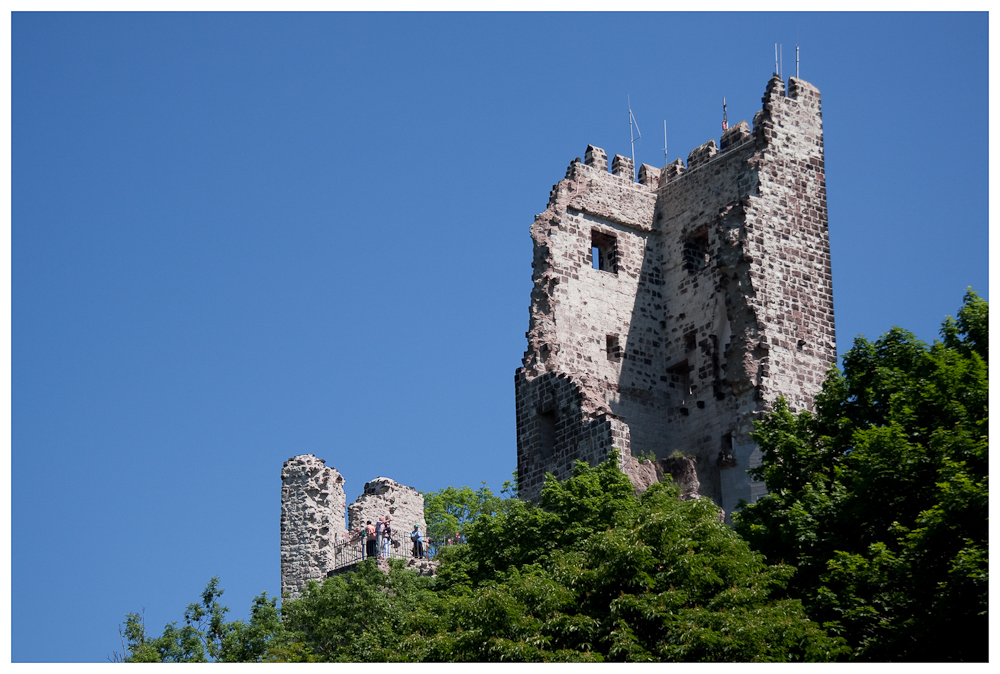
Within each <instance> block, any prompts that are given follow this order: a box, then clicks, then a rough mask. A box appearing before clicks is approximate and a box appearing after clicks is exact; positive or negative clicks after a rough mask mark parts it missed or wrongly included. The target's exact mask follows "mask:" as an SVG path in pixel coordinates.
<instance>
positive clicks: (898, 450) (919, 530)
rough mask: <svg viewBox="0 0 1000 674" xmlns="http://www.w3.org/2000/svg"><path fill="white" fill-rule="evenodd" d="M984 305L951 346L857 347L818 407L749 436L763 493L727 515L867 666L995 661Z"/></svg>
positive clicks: (968, 303)
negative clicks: (785, 569) (788, 573)
mask: <svg viewBox="0 0 1000 674" xmlns="http://www.w3.org/2000/svg"><path fill="white" fill-rule="evenodd" d="M987 349H988V305H987V303H986V302H985V301H984V300H983V299H981V298H980V297H978V295H976V293H974V292H972V290H971V289H970V290H969V292H968V293H967V294H966V296H965V301H964V305H963V307H962V309H961V310H960V311H959V314H958V319H957V320H953V319H951V318H948V319H947V320H946V321H945V322H944V325H943V327H942V341H940V342H938V341H935V342H934V344H933V345H931V346H928V345H927V344H925V343H923V342H921V341H920V340H918V339H917V338H916V337H914V336H913V335H912V334H910V333H909V332H906V331H905V330H901V329H899V328H893V329H892V330H890V331H889V332H888V333H886V334H884V335H882V336H881V337H880V338H879V339H878V340H876V341H875V342H869V341H868V340H866V339H864V338H858V339H856V340H855V342H854V346H853V348H852V349H851V350H850V351H848V353H847V354H845V356H844V358H843V372H839V371H836V370H832V371H831V372H830V374H829V377H828V379H827V381H826V382H825V384H824V386H823V389H822V391H821V392H820V394H819V395H818V396H817V398H816V412H815V414H811V413H809V412H800V413H799V414H792V413H791V412H789V411H788V409H787V406H786V405H785V404H784V402H779V404H778V405H776V408H775V410H774V411H773V412H772V413H771V414H769V415H767V416H766V417H765V419H764V420H763V421H761V422H758V423H757V425H756V439H757V442H758V443H759V444H760V446H761V448H762V449H763V450H764V459H763V462H762V464H761V466H760V467H759V468H758V469H756V471H755V472H756V475H757V477H758V478H761V479H763V480H765V481H766V483H767V485H768V489H769V491H770V493H769V495H768V496H767V497H765V498H764V499H762V500H760V501H758V502H757V503H754V504H750V505H745V506H744V507H743V510H742V511H741V512H739V513H737V514H735V515H734V520H735V522H736V530H737V531H738V532H740V533H741V534H742V535H743V536H744V537H745V538H746V539H747V540H748V541H750V543H751V545H752V546H753V547H754V548H755V549H756V550H759V551H761V552H763V553H764V554H765V555H766V556H767V558H768V559H769V560H772V561H780V562H784V563H787V564H791V565H794V566H795V567H797V568H798V573H797V574H796V575H795V577H794V579H793V580H792V584H791V586H790V591H791V592H792V594H793V596H797V597H800V598H801V599H802V600H803V601H804V602H805V605H806V606H807V608H808V609H809V611H810V614H811V615H813V616H814V617H816V618H817V619H818V620H821V621H824V622H825V623H827V624H828V625H829V626H830V627H831V629H833V630H834V631H835V632H836V633H839V634H842V635H843V636H845V637H846V638H847V640H848V642H849V643H850V645H851V646H852V648H853V656H854V657H855V658H857V659H861V660H900V661H941V660H966V661H970V660H971V661H985V660H986V659H987V658H988V632H987V630H988V619H987V618H988V612H987V609H988V607H987V590H988V586H987V580H988V569H987V561H988V547H987V543H988V540H987V535H988V522H987V517H988V511H987V504H988V448H989V441H988V411H987V404H988V403H987V400H988V386H989V384H988V368H987V359H988V350H987Z"/></svg>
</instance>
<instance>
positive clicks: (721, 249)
mask: <svg viewBox="0 0 1000 674" xmlns="http://www.w3.org/2000/svg"><path fill="white" fill-rule="evenodd" d="M607 164H608V161H607V155H606V154H605V152H604V150H602V149H600V148H596V147H593V146H590V147H588V148H587V152H586V156H585V160H584V161H583V162H580V160H579V159H577V160H575V161H574V162H573V163H571V164H570V166H569V169H568V170H567V172H566V177H565V178H564V179H563V180H561V181H560V182H559V183H558V184H556V185H555V186H554V187H553V189H552V193H551V195H550V198H549V204H548V208H547V209H546V210H545V212H544V213H542V214H541V215H538V216H537V217H536V218H535V222H534V224H533V225H532V227H531V237H532V239H533V241H534V259H533V261H532V267H533V273H532V280H533V282H534V286H533V288H532V291H531V308H530V320H529V329H528V332H527V338H528V348H527V351H526V352H525V354H524V360H523V365H522V367H521V368H519V369H518V371H517V373H516V375H515V391H516V408H517V470H518V479H519V487H520V492H521V495H522V497H523V498H535V497H537V496H538V495H539V493H540V489H541V485H542V481H543V478H544V475H545V473H546V472H551V473H553V474H555V476H556V477H558V478H560V479H564V478H566V477H568V475H569V473H570V470H571V468H572V464H573V462H574V461H575V460H577V459H582V460H585V461H588V462H589V463H591V464H592V465H593V464H595V463H597V462H600V461H602V460H604V459H605V458H606V457H607V455H608V453H609V451H610V450H611V449H612V448H613V447H616V448H618V449H619V450H620V451H621V457H620V462H621V464H622V466H623V468H625V469H626V472H629V473H630V474H631V476H632V477H633V481H634V482H636V483H637V487H641V486H643V485H642V484H640V483H642V482H643V481H644V480H645V481H646V483H648V479H646V478H644V477H642V476H638V477H637V473H636V468H637V466H638V462H637V461H635V460H634V459H632V456H633V455H640V454H641V455H644V456H648V455H650V454H654V455H655V456H656V457H657V459H660V460H663V459H667V458H669V457H671V456H673V457H677V456H679V455H682V456H685V457H689V459H690V461H691V462H693V464H694V468H695V470H696V471H697V481H696V482H695V483H700V485H699V486H698V491H699V493H700V494H701V495H703V496H707V497H710V498H711V499H713V500H714V501H715V502H716V503H717V504H719V505H720V506H721V507H722V508H723V509H724V510H725V511H726V513H730V512H731V511H732V510H733V508H734V507H735V506H736V504H737V503H738V501H739V500H740V499H744V500H746V501H748V502H753V501H755V500H756V499H757V498H758V497H759V496H760V495H761V494H763V493H764V491H765V488H764V485H763V484H760V483H755V482H753V481H751V479H750V477H749V475H748V474H747V473H746V470H747V468H749V467H752V466H754V465H756V463H757V462H758V461H759V450H758V449H757V448H756V447H755V445H754V442H753V440H752V439H751V437H750V432H751V430H752V425H751V422H752V420H754V419H755V418H757V417H758V416H759V415H760V414H761V412H763V411H765V410H768V409H769V408H770V407H771V406H772V405H773V403H774V402H775V401H776V400H777V398H778V397H779V396H784V397H785V398H786V399H787V400H788V401H789V404H790V406H791V407H792V408H793V409H804V408H808V407H810V406H811V405H812V399H813V396H814V395H815V393H816V392H817V391H818V390H819V387H820V385H821V383H822V381H823V379H824V377H825V374H826V371H827V370H828V368H829V367H830V366H831V365H833V364H834V363H835V362H836V345H835V341H834V339H835V337H834V323H833V294H832V285H831V275H830V247H829V236H828V231H827V214H826V184H825V178H824V169H823V130H822V118H821V113H820V94H819V91H818V90H817V89H816V88H815V87H813V86H812V85H811V84H809V83H807V82H805V81H803V80H800V79H796V78H791V79H790V80H789V87H788V92H787V94H786V91H785V86H784V82H783V80H782V79H781V78H780V77H778V76H777V75H775V76H774V77H773V78H772V79H771V80H770V81H769V82H768V84H767V88H766V90H765V92H764V97H763V107H762V109H761V110H760V111H759V112H758V113H757V114H756V115H755V116H754V120H753V129H752V130H751V128H750V127H749V126H748V125H747V124H746V122H740V123H739V124H737V125H736V126H734V127H732V128H729V129H727V130H726V131H724V132H723V134H722V138H721V139H720V143H719V144H718V145H716V143H715V140H714V139H713V140H710V141H709V142H707V143H705V144H704V145H701V146H700V147H698V148H695V149H694V150H693V151H692V152H691V153H690V155H689V156H688V161H687V167H685V166H684V164H683V163H682V162H681V160H680V159H678V160H676V161H675V162H673V163H672V164H669V165H667V166H666V167H664V168H663V169H656V168H653V167H651V166H648V165H645V164H643V165H642V166H641V167H640V169H639V174H638V182H635V180H634V178H633V176H634V174H633V166H632V162H631V160H630V159H628V158H626V157H622V156H619V155H616V156H615V157H614V158H613V161H612V163H611V172H610V173H609V172H608V165H607ZM659 463H660V464H661V466H665V465H666V463H665V462H663V461H660V462H659ZM645 465H646V467H647V468H649V467H650V466H651V464H645ZM727 517H728V515H727Z"/></svg>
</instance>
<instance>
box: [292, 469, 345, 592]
mask: <svg viewBox="0 0 1000 674" xmlns="http://www.w3.org/2000/svg"><path fill="white" fill-rule="evenodd" d="M346 505H347V497H346V496H345V495H344V478H343V477H341V475H340V473H338V472H337V470H336V469H335V468H328V467H327V466H326V464H325V463H324V461H323V459H317V458H316V457H315V456H314V455H312V454H303V455H301V456H294V457H292V458H290V459H289V460H288V461H285V464H284V465H283V466H282V468H281V594H282V596H284V595H285V593H289V594H290V595H292V596H293V597H295V596H298V594H299V592H300V591H301V590H302V588H303V587H304V586H305V584H306V582H307V581H309V580H310V579H314V580H316V581H317V582H323V579H324V578H326V571H327V568H328V567H329V566H331V564H332V560H333V550H334V547H335V545H336V543H337V541H338V539H343V538H344V536H345V535H346V533H347V532H346V531H345V529H344V508H345V507H346Z"/></svg>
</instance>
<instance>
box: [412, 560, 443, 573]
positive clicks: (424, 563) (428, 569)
mask: <svg viewBox="0 0 1000 674" xmlns="http://www.w3.org/2000/svg"><path fill="white" fill-rule="evenodd" d="M440 564H441V562H439V561H438V560H436V559H433V560H432V559H414V558H413V557H410V559H409V560H408V561H407V562H406V568H407V569H410V570H411V571H416V572H417V575H418V576H433V575H435V574H437V568H438V566H440Z"/></svg>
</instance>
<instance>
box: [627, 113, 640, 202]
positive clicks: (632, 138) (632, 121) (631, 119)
mask: <svg viewBox="0 0 1000 674" xmlns="http://www.w3.org/2000/svg"><path fill="white" fill-rule="evenodd" d="M632 124H635V131H636V134H638V136H636V135H635V134H633V133H632ZM628 135H629V142H630V143H631V145H632V182H635V181H636V176H637V174H638V172H637V171H636V168H635V139H636V138H637V137H638V138H642V131H639V122H636V121H635V115H633V114H632V97H631V96H629V98H628Z"/></svg>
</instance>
